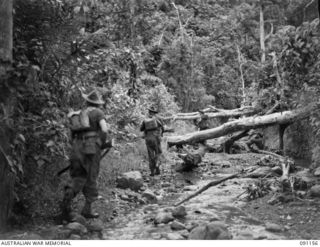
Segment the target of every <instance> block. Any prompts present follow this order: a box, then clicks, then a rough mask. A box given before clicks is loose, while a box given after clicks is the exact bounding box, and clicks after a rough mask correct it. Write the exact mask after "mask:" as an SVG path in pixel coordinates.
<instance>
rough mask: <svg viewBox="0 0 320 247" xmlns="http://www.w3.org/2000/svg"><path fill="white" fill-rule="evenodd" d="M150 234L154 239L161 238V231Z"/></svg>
mask: <svg viewBox="0 0 320 247" xmlns="http://www.w3.org/2000/svg"><path fill="white" fill-rule="evenodd" d="M150 235H151V237H152V239H154V240H159V239H161V234H160V233H157V232H153V233H151V234H150Z"/></svg>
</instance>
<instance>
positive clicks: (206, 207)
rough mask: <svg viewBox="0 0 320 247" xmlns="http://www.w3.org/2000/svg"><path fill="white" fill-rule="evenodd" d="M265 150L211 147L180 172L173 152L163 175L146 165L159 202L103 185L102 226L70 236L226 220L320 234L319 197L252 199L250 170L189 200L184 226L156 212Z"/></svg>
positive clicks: (269, 231)
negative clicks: (223, 150)
mask: <svg viewBox="0 0 320 247" xmlns="http://www.w3.org/2000/svg"><path fill="white" fill-rule="evenodd" d="M263 156H264V155H262V154H254V153H243V154H234V155H228V154H221V153H207V154H206V155H205V157H204V158H203V162H202V163H201V164H200V165H199V167H198V168H196V169H195V170H194V171H192V172H187V173H177V172H175V171H174V164H175V163H176V161H177V160H174V159H175V157H176V156H174V155H171V156H170V157H169V158H168V157H167V161H168V159H170V162H166V161H165V162H164V163H163V165H162V167H161V169H162V175H161V176H158V177H154V178H150V177H149V175H148V171H147V170H146V169H144V170H141V172H142V174H143V178H144V181H145V185H144V187H145V188H144V189H148V190H150V191H152V192H153V193H154V195H155V196H156V198H157V202H154V203H146V202H145V201H143V200H141V196H140V194H141V193H138V192H133V191H131V190H122V189H119V188H100V189H101V199H100V200H99V201H97V202H96V203H95V205H94V207H95V209H96V210H97V211H99V212H100V214H101V217H100V219H99V220H91V221H90V222H93V223H95V224H98V226H99V227H100V228H101V229H100V230H101V231H100V232H99V233H92V234H73V235H72V236H71V237H70V235H68V237H67V238H68V239H100V240H108V239H127V240H128V239H152V240H160V239H169V240H171V239H172V240H183V239H188V238H189V234H190V232H191V231H192V229H194V228H195V227H197V226H202V225H205V224H207V223H208V222H223V223H224V224H225V225H226V226H227V228H228V231H229V232H230V233H231V235H232V239H246V240H251V239H255V240H258V239H267V240H271V239H319V237H320V229H319V228H318V222H319V220H320V213H319V212H318V208H319V204H320V200H319V199H317V198H310V197H308V196H306V197H303V198H298V197H291V198H290V200H287V201H285V200H284V201H282V202H281V201H279V202H277V203H275V204H273V205H270V204H269V203H268V202H269V200H270V198H271V197H272V196H273V194H274V193H273V192H271V193H269V194H268V195H266V196H264V197H263V198H258V199H255V200H252V201H248V200H247V199H246V198H245V194H243V192H244V191H245V189H246V187H247V186H248V184H251V183H254V182H255V181H257V179H253V178H247V177H245V176H241V177H239V178H235V179H231V180H228V181H226V182H223V183H221V184H219V185H217V186H214V187H211V188H209V189H208V190H207V191H205V192H203V193H202V194H200V195H198V196H197V197H195V198H193V199H191V200H189V201H187V202H185V203H184V204H183V206H184V207H185V209H186V212H187V215H186V216H185V217H183V218H182V219H174V221H175V222H178V223H179V224H181V225H182V227H181V229H172V228H173V227H172V222H170V223H161V224H155V218H156V216H157V215H158V214H159V213H163V212H164V213H166V212H171V211H172V210H173V209H174V204H176V203H177V202H179V201H181V200H182V199H184V198H186V196H187V195H189V194H191V193H194V192H195V191H197V190H198V189H199V188H201V187H202V186H203V185H205V184H207V183H208V182H210V181H212V180H215V179H219V178H222V177H225V176H228V175H230V174H233V173H237V172H239V171H240V170H242V169H245V168H248V167H250V166H253V165H254V164H256V163H257V161H258V160H260V159H261V158H262V157H263ZM241 194H242V195H241ZM82 203H83V198H82V196H81V195H80V196H78V197H77V201H76V202H75V209H76V210H79V209H80V205H81V204H82ZM57 224H58V223H57V222H54V221H48V223H47V224H43V223H41V225H32V226H30V225H29V226H28V227H24V228H22V229H20V230H14V231H11V232H9V233H6V234H3V235H1V236H0V238H1V239H32V238H33V239H34V238H43V239H51V238H53V236H54V233H53V232H54V231H56V228H55V227H56V226H57ZM270 224H271V225H272V227H270ZM59 227H60V226H59ZM50 229H51V232H50ZM60 236H61V235H60ZM55 237H56V236H55Z"/></svg>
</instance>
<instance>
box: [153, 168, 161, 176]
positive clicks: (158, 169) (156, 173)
mask: <svg viewBox="0 0 320 247" xmlns="http://www.w3.org/2000/svg"><path fill="white" fill-rule="evenodd" d="M154 174H155V175H160V168H159V166H157V167H156V171H155V173H154Z"/></svg>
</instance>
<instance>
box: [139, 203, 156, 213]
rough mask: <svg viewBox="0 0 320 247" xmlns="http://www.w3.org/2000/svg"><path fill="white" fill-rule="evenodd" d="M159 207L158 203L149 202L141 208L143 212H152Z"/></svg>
mask: <svg viewBox="0 0 320 247" xmlns="http://www.w3.org/2000/svg"><path fill="white" fill-rule="evenodd" d="M158 209H159V205H158V204H150V205H147V206H145V207H144V208H143V212H144V213H148V212H153V211H156V210H158Z"/></svg>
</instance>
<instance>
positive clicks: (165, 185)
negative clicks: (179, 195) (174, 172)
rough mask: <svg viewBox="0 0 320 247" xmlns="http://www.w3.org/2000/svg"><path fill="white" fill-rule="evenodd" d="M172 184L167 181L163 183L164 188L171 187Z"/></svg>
mask: <svg viewBox="0 0 320 247" xmlns="http://www.w3.org/2000/svg"><path fill="white" fill-rule="evenodd" d="M170 186H171V183H167V182H165V183H163V184H161V187H162V188H167V187H170Z"/></svg>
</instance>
